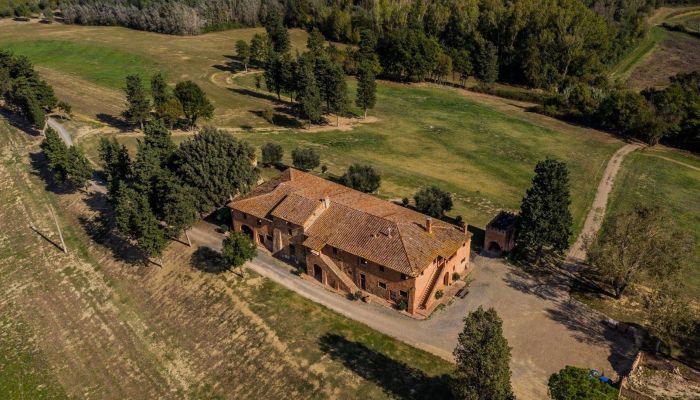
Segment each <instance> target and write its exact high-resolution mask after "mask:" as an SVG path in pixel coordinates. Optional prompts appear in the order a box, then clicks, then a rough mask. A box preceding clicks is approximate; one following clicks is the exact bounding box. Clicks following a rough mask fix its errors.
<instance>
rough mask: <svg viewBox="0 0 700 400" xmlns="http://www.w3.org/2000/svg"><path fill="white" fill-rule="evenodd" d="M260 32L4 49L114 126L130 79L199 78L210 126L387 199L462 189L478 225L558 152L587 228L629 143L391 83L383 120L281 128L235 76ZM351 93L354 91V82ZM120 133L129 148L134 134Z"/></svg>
mask: <svg viewBox="0 0 700 400" xmlns="http://www.w3.org/2000/svg"><path fill="white" fill-rule="evenodd" d="M257 31H260V30H255V29H242V30H232V31H225V32H217V33H211V34H206V35H202V36H198V37H173V36H166V35H159V34H153V33H147V32H139V31H133V30H128V29H123V28H117V27H81V26H65V25H60V24H54V25H49V26H46V25H40V24H36V23H34V24H24V25H23V24H18V23H6V24H5V25H0V45H2V46H3V47H9V48H11V49H13V50H14V51H16V52H18V53H20V54H26V55H27V56H29V57H30V58H31V59H32V60H33V61H34V62H35V63H36V64H37V65H38V66H39V67H40V68H41V72H42V73H44V74H45V76H46V77H47V79H48V80H49V81H50V82H51V83H52V84H54V86H55V87H56V89H57V92H58V94H59V95H60V96H61V97H62V98H66V99H67V100H68V101H69V102H71V103H72V104H73V105H74V108H75V109H76V111H77V112H78V113H80V114H83V115H85V116H88V117H91V118H93V119H95V120H97V121H104V122H109V121H110V119H113V118H115V117H118V116H119V113H120V112H121V111H122V110H123V108H124V105H123V97H122V94H121V92H120V89H119V87H120V82H123V79H124V77H125V76H126V75H128V74H130V73H139V74H143V75H144V76H148V75H149V74H150V73H152V72H153V71H156V70H158V69H162V70H164V71H165V72H166V73H167V76H168V78H169V80H170V81H171V82H175V81H177V80H181V79H192V80H194V81H195V82H197V83H198V84H200V85H201V86H202V87H203V88H204V89H205V90H206V91H207V93H208V94H209V95H210V97H211V99H212V100H213V102H214V104H215V106H216V112H215V117H214V119H213V120H212V121H211V124H213V125H215V126H217V127H222V128H227V129H230V130H231V131H232V132H233V134H235V135H237V136H239V137H241V138H244V139H246V140H248V141H250V142H251V143H253V144H255V145H260V144H263V143H264V142H266V141H275V142H278V143H280V144H282V145H283V146H284V147H285V150H286V153H287V156H288V155H289V153H290V151H291V149H293V148H294V147H296V146H300V145H303V146H312V147H314V148H316V149H317V150H318V151H319V152H320V154H321V158H322V163H324V164H326V165H327V166H328V167H329V172H330V173H331V174H336V175H338V174H341V173H342V172H343V171H344V170H345V169H346V168H347V166H348V165H349V164H351V163H353V162H365V163H369V164H372V165H374V166H376V167H377V168H378V169H379V170H380V172H381V173H382V176H383V183H382V187H381V188H380V190H379V193H378V195H379V196H381V197H383V198H388V199H401V198H402V197H409V198H411V197H412V195H413V193H415V192H416V191H417V190H418V189H419V188H420V187H422V186H426V185H430V184H435V185H438V186H440V187H442V188H444V189H446V190H449V191H450V192H452V193H453V194H454V197H455V208H454V210H453V212H452V213H451V215H452V216H456V215H461V216H462V217H463V218H464V219H465V220H466V221H467V222H468V223H470V224H472V225H475V226H479V227H483V226H485V224H486V223H487V222H488V221H489V219H490V218H491V217H493V215H495V213H496V212H497V210H498V209H499V208H511V209H513V208H518V206H519V202H520V200H521V198H522V196H523V195H524V192H525V189H526V188H527V187H528V185H529V182H530V179H531V177H532V174H533V169H534V166H535V164H536V162H537V161H538V160H541V159H543V158H545V157H547V156H553V157H557V158H560V159H563V160H565V161H566V162H567V163H568V165H569V167H570V169H571V175H572V176H571V177H572V211H573V213H574V217H575V218H574V219H575V230H576V231H578V230H579V229H580V227H581V225H582V223H583V220H584V218H585V213H586V211H587V209H588V205H589V204H590V202H591V200H592V198H593V195H594V191H595V188H596V186H597V180H598V178H599V177H600V176H601V174H602V171H603V169H604V167H605V163H606V162H607V159H608V158H609V157H610V155H611V154H612V153H613V152H614V151H615V150H616V149H617V148H618V147H619V146H621V145H622V143H621V142H620V141H619V140H617V139H615V138H612V137H611V136H609V135H607V134H603V133H600V132H598V131H595V130H590V129H583V128H579V127H575V126H572V125H568V124H564V123H560V122H558V121H554V120H551V119H549V118H546V117H542V116H538V115H534V114H533V113H529V112H527V111H526V108H527V104H523V103H519V102H515V101H510V100H501V99H498V98H494V97H489V96H483V95H478V94H473V93H472V94H468V93H469V92H464V91H457V90H452V89H445V88H440V87H435V86H405V85H399V84H393V83H380V85H379V90H378V101H377V104H378V105H377V108H376V110H373V111H372V112H371V116H372V117H373V118H376V122H372V123H367V124H357V126H355V127H354V128H353V129H340V130H335V129H333V127H332V126H330V127H325V128H324V129H322V130H320V131H319V130H304V129H296V130H295V129H290V128H288V127H280V126H273V125H270V124H269V123H267V122H266V121H265V120H264V119H263V118H261V117H260V116H259V112H260V111H261V110H263V109H265V108H267V107H277V108H279V107H280V106H281V104H278V103H276V102H274V101H273V100H274V98H273V97H272V96H270V95H269V94H268V93H260V92H256V91H255V87H254V85H253V77H252V75H246V76H243V77H240V78H235V79H231V72H230V71H228V70H227V69H226V65H227V63H229V62H231V57H230V56H231V54H232V52H233V51H232V49H233V47H234V43H235V41H236V40H237V39H239V38H242V39H245V40H248V39H250V37H252V35H253V34H254V33H255V32H257ZM305 38H306V33H305V32H303V31H298V30H295V31H292V42H293V45H294V47H295V48H297V49H301V48H303V46H305V40H306V39H305ZM57 49H63V50H62V51H60V50H57ZM73 64H76V65H77V66H76V68H72V67H71V66H72V65H73ZM115 65H117V66H118V68H115V67H114V66H115ZM350 92H351V94H352V95H354V83H353V82H352V81H351V82H350ZM120 98H121V100H119V99H120ZM102 99H104V100H102ZM331 120H333V118H332V119H331ZM356 122H358V121H356ZM95 126H99V125H95ZM96 131H97V132H100V131H99V129H97V130H96ZM107 134H108V133H104V132H100V135H107ZM115 134H116V133H115ZM116 135H117V136H118V137H119V138H120V140H122V141H124V142H126V143H130V144H134V143H135V140H136V137H137V136H134V135H131V134H129V135H125V134H123V133H118V134H116ZM187 135H188V134H182V133H181V134H178V135H176V139H178V140H182V139H184V138H186V137H187ZM98 139H99V137H98V135H95V134H92V135H86V136H85V137H82V138H81V139H79V142H81V143H83V145H84V146H85V147H86V148H87V149H88V150H89V152H90V153H91V154H92V155H93V157H94V154H95V153H94V150H95V149H96V145H97V142H98ZM286 160H287V161H289V158H287V159H286Z"/></svg>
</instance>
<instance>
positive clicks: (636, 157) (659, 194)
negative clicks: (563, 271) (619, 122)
mask: <svg viewBox="0 0 700 400" xmlns="http://www.w3.org/2000/svg"><path fill="white" fill-rule="evenodd" d="M660 157H667V158H671V159H674V160H676V161H678V162H681V163H685V164H688V165H692V166H695V167H696V168H700V158H698V157H696V156H692V155H686V154H684V153H681V152H679V151H674V150H670V149H661V148H660V149H647V150H644V151H639V152H635V153H632V154H630V155H629V156H628V158H627V159H626V160H625V161H624V163H623V167H622V170H621V174H620V176H619V178H618V180H617V181H616V183H615V187H614V188H613V192H612V194H611V198H610V213H611V214H614V213H617V212H620V211H623V210H626V209H629V208H630V207H632V206H633V205H634V204H636V203H641V204H659V205H662V206H664V207H665V208H667V209H668V210H669V211H670V212H671V214H672V216H673V218H674V221H675V222H676V224H677V228H680V229H683V230H687V231H689V232H691V233H693V234H694V235H695V237H696V245H695V252H694V254H693V255H690V256H691V258H692V260H691V264H692V268H693V269H692V274H691V277H690V279H689V280H688V281H687V283H688V289H689V292H690V294H692V295H693V296H694V297H695V298H697V299H700V236H699V235H698V232H700V201H698V199H700V171H697V170H693V169H691V168H689V167H686V166H684V165H680V164H678V163H674V162H671V161H668V160H665V159H663V158H660Z"/></svg>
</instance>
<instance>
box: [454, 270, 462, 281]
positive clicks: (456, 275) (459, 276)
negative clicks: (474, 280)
mask: <svg viewBox="0 0 700 400" xmlns="http://www.w3.org/2000/svg"><path fill="white" fill-rule="evenodd" d="M461 277H462V276H461V275H460V274H459V272H453V273H452V280H453V281H458V280H459V279H460V278H461Z"/></svg>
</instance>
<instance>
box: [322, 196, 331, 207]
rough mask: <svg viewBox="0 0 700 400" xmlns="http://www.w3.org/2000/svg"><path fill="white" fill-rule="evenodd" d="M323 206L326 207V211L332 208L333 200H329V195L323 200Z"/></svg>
mask: <svg viewBox="0 0 700 400" xmlns="http://www.w3.org/2000/svg"><path fill="white" fill-rule="evenodd" d="M323 206H324V207H326V209H328V207H330V206H331V199H329V198H328V195H326V196H325V197H324V198H323Z"/></svg>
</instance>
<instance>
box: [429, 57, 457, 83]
mask: <svg viewBox="0 0 700 400" xmlns="http://www.w3.org/2000/svg"><path fill="white" fill-rule="evenodd" d="M450 72H452V57H450V55H449V54H446V53H443V52H440V53H438V55H437V59H436V62H435V69H434V70H433V75H435V78H436V80H437V81H438V83H442V80H443V79H444V78H445V77H446V76H447V75H449V74H450Z"/></svg>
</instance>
